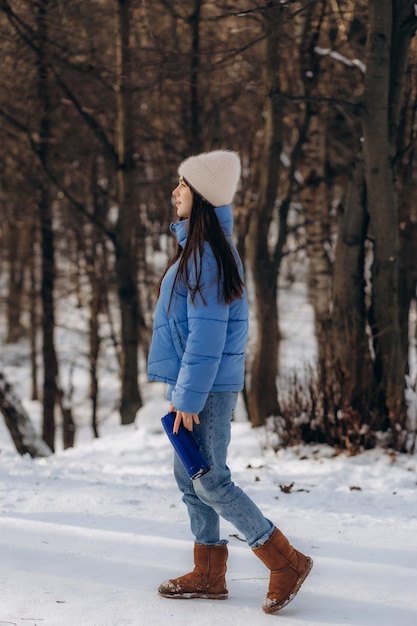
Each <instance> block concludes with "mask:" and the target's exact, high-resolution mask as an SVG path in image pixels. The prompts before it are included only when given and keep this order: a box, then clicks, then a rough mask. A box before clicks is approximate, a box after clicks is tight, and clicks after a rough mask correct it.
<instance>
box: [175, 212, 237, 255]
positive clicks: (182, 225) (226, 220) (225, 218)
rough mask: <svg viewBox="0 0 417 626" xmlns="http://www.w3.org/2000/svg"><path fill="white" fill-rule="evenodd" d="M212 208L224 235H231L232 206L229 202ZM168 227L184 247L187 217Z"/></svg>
mask: <svg viewBox="0 0 417 626" xmlns="http://www.w3.org/2000/svg"><path fill="white" fill-rule="evenodd" d="M214 210H215V212H216V215H217V217H218V218H219V222H220V225H221V226H222V228H223V230H224V232H225V234H226V236H228V237H231V236H232V232H233V213H232V207H231V206H230V204H227V205H225V206H219V207H217V208H216V209H214ZM169 228H170V230H171V232H173V233H174V235H175V237H176V238H177V241H178V243H179V244H180V246H181V247H182V248H184V246H185V243H186V241H187V234H188V219H185V220H179V221H178V222H173V223H172V224H171V225H170V227H169Z"/></svg>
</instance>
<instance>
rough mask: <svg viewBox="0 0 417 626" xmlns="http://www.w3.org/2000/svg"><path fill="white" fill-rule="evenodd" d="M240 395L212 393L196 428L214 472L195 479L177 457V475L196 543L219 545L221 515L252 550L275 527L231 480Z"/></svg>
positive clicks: (267, 537)
mask: <svg viewBox="0 0 417 626" xmlns="http://www.w3.org/2000/svg"><path fill="white" fill-rule="evenodd" d="M237 395H238V394H237V392H232V391H221V392H212V393H210V394H209V396H208V398H207V402H206V404H205V406H204V409H203V410H202V411H201V413H200V414H199V418H200V424H194V429H195V431H196V433H197V434H198V437H199V438H200V441H201V445H202V448H203V451H204V454H205V455H206V457H207V459H208V460H209V462H210V465H211V470H210V471H209V472H207V474H204V475H203V476H201V478H197V479H196V480H191V479H190V478H189V476H188V474H187V472H186V470H185V469H184V467H183V465H182V463H181V461H180V459H179V458H178V456H177V455H175V460H174V475H175V478H176V481H177V484H178V487H179V489H180V491H182V493H183V498H182V499H183V501H184V502H185V504H186V505H187V508H188V514H189V517H190V523H191V531H192V533H193V535H194V537H195V542H196V543H202V544H206V545H216V544H221V543H227V541H225V540H221V539H220V523H219V522H220V520H219V516H221V517H223V518H224V519H226V520H228V521H229V522H231V523H232V524H233V526H234V527H235V528H237V530H238V531H240V532H241V533H242V534H243V535H244V536H245V538H246V541H247V543H248V544H249V546H250V547H251V548H254V547H257V546H258V545H262V544H263V543H265V541H267V540H268V539H269V537H270V536H271V534H272V532H273V530H274V525H273V523H272V522H271V521H270V520H268V519H267V518H266V517H264V515H263V514H262V512H261V511H260V510H259V509H258V507H257V506H256V504H255V503H254V502H253V501H252V500H251V499H250V498H249V497H248V496H247V495H246V494H245V493H244V492H243V491H242V489H240V487H238V486H237V485H235V483H234V482H233V481H232V479H231V474H230V469H229V468H228V467H227V465H226V456H227V448H228V446H229V442H230V430H231V418H232V414H233V410H234V408H235V406H236V402H237Z"/></svg>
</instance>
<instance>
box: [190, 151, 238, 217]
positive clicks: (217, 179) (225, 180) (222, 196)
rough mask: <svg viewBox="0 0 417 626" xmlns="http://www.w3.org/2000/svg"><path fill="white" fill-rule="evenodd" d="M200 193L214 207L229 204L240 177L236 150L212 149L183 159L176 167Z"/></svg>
mask: <svg viewBox="0 0 417 626" xmlns="http://www.w3.org/2000/svg"><path fill="white" fill-rule="evenodd" d="M178 174H179V176H182V177H183V178H185V179H186V180H187V181H188V182H189V183H190V185H191V186H192V187H193V188H194V189H195V190H196V191H198V193H199V194H200V195H202V196H203V198H205V199H206V200H208V201H209V202H210V204H212V205H213V206H215V207H218V206H224V205H226V204H230V203H231V202H232V200H233V196H234V195H235V193H236V189H237V185H238V183H239V178H240V159H239V156H238V155H237V154H236V152H230V151H229V150H214V151H213V152H203V153H202V154H198V155H196V156H191V157H189V158H188V159H185V161H183V162H182V163H181V165H180V166H179V168H178Z"/></svg>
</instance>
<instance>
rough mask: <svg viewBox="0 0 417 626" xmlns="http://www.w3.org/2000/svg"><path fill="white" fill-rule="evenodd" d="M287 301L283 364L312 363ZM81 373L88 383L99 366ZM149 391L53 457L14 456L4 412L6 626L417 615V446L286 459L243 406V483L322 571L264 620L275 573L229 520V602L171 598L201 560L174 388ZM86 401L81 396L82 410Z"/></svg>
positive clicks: (218, 625) (23, 374)
mask: <svg viewBox="0 0 417 626" xmlns="http://www.w3.org/2000/svg"><path fill="white" fill-rule="evenodd" d="M282 305H283V309H284V313H285V309H286V311H287V317H285V315H284V318H283V320H282V325H283V329H284V333H285V334H286V336H287V338H288V341H289V342H290V343H289V345H287V347H285V342H284V344H283V347H284V350H285V349H286V350H287V352H286V354H285V355H284V358H283V360H284V362H285V363H287V364H288V363H293V364H297V363H298V364H300V363H301V361H302V359H304V358H305V357H306V355H307V356H308V353H309V351H311V346H309V335H308V324H306V323H305V319H304V318H303V317H302V316H303V314H304V313H305V311H304V313H303V307H302V306H301V304H297V303H295V304H294V300H293V301H292V302H289V301H288V300H285V298H283V303H282ZM294 341H295V342H296V343H294ZM68 343H69V344H70V343H71V342H70V341H69V342H68ZM64 345H66V344H64V342H63V341H61V340H60V342H59V348H60V350H61V351H62V350H63V347H64ZM7 350H13V351H14V360H13V359H11V358H9V357H8V356H7V354H6V352H5V351H4V350H3V357H2V358H3V360H4V362H5V364H6V368H5V369H6V374H9V379H10V380H12V381H13V382H15V383H16V382H17V383H18V385H17V387H16V390H18V391H19V393H20V395H21V397H24V398H27V397H28V389H27V387H28V384H27V381H28V380H29V376H28V372H27V368H26V365H25V363H26V361H25V358H24V355H21V357H19V356H18V354H17V352H18V350H19V347H11V348H10V347H8V348H7ZM301 355H302V356H301ZM9 356H10V355H9ZM75 369H76V371H75V374H74V378H75V383H76V387H79V385H80V381H81V380H82V379H83V378H84V381H85V380H86V379H87V374H86V372H85V370H84V372H83V369H82V368H80V367H78V366H77V367H76V368H75ZM108 383H109V384H108V385H106V388H105V389H104V390H102V396H101V397H102V399H103V397H106V396H105V394H109V397H111V395H112V393H113V391H116V392H117V374H116V373H114V375H113V377H112V378H111V377H109V380H108ZM112 385H113V387H112ZM144 388H145V392H144V398H145V405H144V407H143V409H142V410H141V411H140V412H139V414H138V416H137V420H136V423H135V424H134V425H132V426H129V427H126V426H125V427H122V426H119V424H118V417H117V413H116V412H115V411H112V410H111V408H109V410H108V414H107V416H106V418H105V419H104V420H103V422H102V424H101V427H100V432H101V437H100V439H98V440H93V438H92V436H91V432H90V428H89V427H88V426H86V425H80V426H79V429H78V434H77V445H76V447H75V448H74V449H71V450H68V451H65V452H63V451H58V452H57V453H56V454H55V455H54V456H51V457H49V458H46V459H42V460H36V461H34V460H32V459H30V458H29V457H24V458H21V457H20V456H19V455H17V454H16V452H15V451H14V448H13V445H12V443H11V441H10V437H9V435H8V432H7V431H6V429H5V426H4V424H3V421H2V420H1V419H0V594H1V601H0V626H3V625H12V626H127V625H128V626H148V625H149V626H153V625H155V626H156V625H158V626H194V625H195V624H197V623H198V626H246V625H250V626H261V625H263V624H272V623H273V621H274V620H278V621H279V623H280V624H282V625H283V626H284V625H285V626H290V625H298V624H299V625H301V624H302V625H303V626H315V625H325V626H339V625H341V624H349V625H352V626H394V625H395V626H397V625H398V626H416V624H417V473H416V469H417V455H414V456H412V457H410V456H399V455H389V454H388V453H385V452H382V451H378V450H375V451H370V452H366V453H364V454H361V455H359V456H357V457H347V456H345V455H339V456H334V455H333V451H332V450H331V449H329V448H326V447H321V446H305V447H300V448H297V449H288V450H284V451H280V452H279V453H278V454H274V453H272V452H271V451H270V450H268V449H267V448H266V447H265V442H266V438H267V432H266V431H265V430H263V429H260V430H253V429H251V428H250V427H249V425H248V424H247V422H245V419H244V414H243V411H242V408H241V407H239V410H238V412H237V416H236V421H235V422H234V423H233V433H232V444H231V446H230V458H229V465H230V466H231V468H232V471H233V475H234V479H235V481H236V482H238V484H240V485H241V486H242V487H243V488H244V489H245V490H246V491H247V493H248V494H249V495H250V496H251V497H252V498H253V499H254V500H255V501H256V502H257V504H258V505H259V506H260V507H261V509H262V510H263V511H264V513H265V514H266V515H267V516H268V517H270V518H271V519H273V520H274V521H275V522H276V524H277V525H278V526H279V527H280V528H281V529H282V531H283V532H284V533H285V534H287V536H288V537H289V538H290V540H291V541H292V542H293V543H294V545H296V546H297V547H298V548H299V549H300V550H302V551H303V552H305V553H307V554H309V555H311V556H312V557H313V559H314V563H315V565H314V568H313V570H312V572H311V574H310V576H309V578H308V579H307V581H306V583H305V585H304V586H303V588H302V590H301V591H300V593H299V594H298V596H297V597H296V598H295V600H294V601H293V602H292V603H290V604H289V605H288V606H287V607H286V608H285V609H283V610H282V611H280V612H279V613H277V614H276V615H275V616H269V615H265V614H264V613H263V612H262V610H261V605H262V600H263V597H264V594H265V592H266V588H267V583H268V573H267V570H266V569H265V568H264V566H263V565H262V563H261V562H260V561H259V560H258V559H257V558H256V557H254V556H253V554H252V553H251V551H250V550H249V548H248V547H247V546H246V544H245V543H244V541H242V537H240V536H239V535H238V534H237V533H236V529H234V528H233V527H231V526H230V525H229V524H228V523H226V522H224V523H223V525H222V531H223V535H224V537H225V538H227V539H228V540H229V562H228V574H227V581H228V587H229V599H228V600H226V601H209V600H188V601H186V600H182V601H181V600H168V599H165V598H161V597H159V596H158V594H157V592H156V589H157V587H158V585H159V584H160V583H161V582H162V581H164V580H166V579H167V578H169V577H171V576H176V575H180V574H183V573H186V572H187V571H189V570H190V569H191V568H192V537H191V534H190V531H189V528H188V519H187V514H186V510H185V507H184V505H183V504H182V502H181V498H180V494H179V493H178V491H177V488H176V485H175V483H174V478H173V476H172V469H171V467H172V455H173V452H172V450H171V448H170V444H169V442H168V439H167V437H166V435H165V434H164V433H163V431H162V428H161V425H160V417H161V416H162V415H163V414H164V413H165V412H166V409H167V403H166V402H165V400H164V388H163V386H160V385H158V384H154V385H146V384H145V386H144ZM25 406H26V408H27V410H28V412H29V413H30V414H31V415H32V416H36V415H37V414H38V413H39V406H37V405H36V404H35V403H30V402H28V401H27V400H26V401H25ZM88 410H89V407H88V403H87V402H86V401H84V404H83V403H82V401H80V399H78V400H77V405H76V412H77V415H78V416H80V415H82V412H83V411H84V413H85V415H88ZM81 423H85V421H84V422H83V420H81ZM291 485H293V486H292V487H291V488H290V486H291ZM286 492H289V493H286Z"/></svg>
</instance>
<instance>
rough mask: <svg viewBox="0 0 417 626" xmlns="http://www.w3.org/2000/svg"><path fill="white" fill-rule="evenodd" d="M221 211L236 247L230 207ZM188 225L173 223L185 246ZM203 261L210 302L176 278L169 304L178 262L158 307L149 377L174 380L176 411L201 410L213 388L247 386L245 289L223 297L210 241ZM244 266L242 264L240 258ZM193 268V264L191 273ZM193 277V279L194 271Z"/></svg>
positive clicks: (172, 395) (204, 287)
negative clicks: (238, 295) (228, 300)
mask: <svg viewBox="0 0 417 626" xmlns="http://www.w3.org/2000/svg"><path fill="white" fill-rule="evenodd" d="M216 213H217V216H218V218H219V220H220V223H221V225H222V227H223V229H224V232H225V234H226V236H227V238H228V240H229V242H230V244H231V246H232V248H233V250H235V251H236V249H235V247H234V244H233V242H232V239H231V236H232V228H233V216H232V209H231V207H230V206H223V207H219V208H217V209H216ZM187 228H188V220H181V221H179V222H175V223H174V224H171V230H172V231H173V232H174V233H175V235H176V237H177V239H178V242H179V243H180V245H181V246H182V247H183V248H184V246H185V242H186V238H187ZM236 257H237V258H238V256H237V252H236ZM202 264H203V266H202V275H201V283H200V284H201V291H202V294H203V296H204V300H205V302H206V304H204V302H202V298H201V296H200V294H197V296H196V298H195V301H194V303H192V302H191V296H190V293H189V292H188V290H187V287H186V285H185V284H184V283H180V282H179V281H177V283H176V285H175V291H174V294H173V297H172V301H171V306H170V307H169V301H170V296H171V289H172V284H173V281H174V278H175V275H176V272H177V269H178V262H177V263H176V264H174V265H173V266H172V267H171V268H170V269H169V270H168V272H167V273H166V275H165V277H164V280H163V281H162V285H161V293H160V296H159V299H158V304H157V306H156V310H155V319H154V329H153V336H152V343H151V347H150V351H149V358H148V376H149V380H151V381H162V382H166V383H168V384H169V385H171V390H170V393H169V395H168V397H169V399H170V400H171V402H172V404H173V406H174V407H175V408H176V409H177V410H179V411H184V412H185V413H199V412H200V411H201V410H202V409H203V407H204V405H205V403H206V400H207V396H208V394H209V392H210V391H240V389H242V387H243V377H244V361H245V347H246V340H247V334H248V302H247V297H246V293H244V295H243V297H242V298H241V299H239V300H234V301H233V302H232V304H231V305H227V304H225V303H224V301H219V297H218V282H217V264H216V260H215V258H214V255H213V252H212V250H211V247H210V246H209V244H207V245H206V247H205V249H204V254H203V259H202ZM239 266H240V269H241V262H240V259H239ZM192 267H193V264H192V265H191V266H190V273H191V272H192V271H193V270H192ZM189 281H190V282H191V283H192V277H191V276H189ZM168 307H169V310H168Z"/></svg>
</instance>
